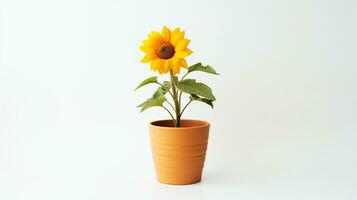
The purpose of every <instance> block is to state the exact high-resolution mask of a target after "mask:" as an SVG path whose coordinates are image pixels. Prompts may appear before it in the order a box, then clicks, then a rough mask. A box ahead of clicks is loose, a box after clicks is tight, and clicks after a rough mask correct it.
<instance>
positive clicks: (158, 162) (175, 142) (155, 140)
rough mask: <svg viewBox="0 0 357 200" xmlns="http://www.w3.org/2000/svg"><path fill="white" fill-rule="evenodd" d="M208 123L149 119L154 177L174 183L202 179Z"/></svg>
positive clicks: (188, 182) (193, 181)
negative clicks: (175, 123) (176, 125)
mask: <svg viewBox="0 0 357 200" xmlns="http://www.w3.org/2000/svg"><path fill="white" fill-rule="evenodd" d="M209 127H210V124H209V123H208V122H205V121H199V120H188V119H183V120H181V127H179V128H176V127H173V123H172V120H160V121H154V122H151V123H150V125H149V129H150V140H151V149H152V153H153V157H154V163H155V168H156V175H157V179H158V181H159V182H161V183H166V184H173V185H186V184H193V183H197V182H200V181H201V176H202V170H203V165H204V162H205V157H206V149H207V142H208V133H209Z"/></svg>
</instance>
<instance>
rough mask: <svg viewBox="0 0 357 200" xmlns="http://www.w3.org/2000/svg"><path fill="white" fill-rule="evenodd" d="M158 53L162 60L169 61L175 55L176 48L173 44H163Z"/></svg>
mask: <svg viewBox="0 0 357 200" xmlns="http://www.w3.org/2000/svg"><path fill="white" fill-rule="evenodd" d="M158 53H159V57H160V58H161V59H169V58H172V56H173V55H174V54H175V48H174V46H172V45H171V44H163V45H161V47H160V48H159V52H158Z"/></svg>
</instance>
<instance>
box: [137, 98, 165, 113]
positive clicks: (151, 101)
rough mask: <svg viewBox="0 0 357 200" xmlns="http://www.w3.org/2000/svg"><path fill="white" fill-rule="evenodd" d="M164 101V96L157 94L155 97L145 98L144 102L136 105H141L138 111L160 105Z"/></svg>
mask: <svg viewBox="0 0 357 200" xmlns="http://www.w3.org/2000/svg"><path fill="white" fill-rule="evenodd" d="M165 101H166V97H165V96H159V97H157V98H149V99H148V100H146V101H145V102H144V103H142V104H140V105H138V107H141V110H140V112H143V111H144V110H146V109H148V108H151V107H155V106H162V104H163V103H164V102H165Z"/></svg>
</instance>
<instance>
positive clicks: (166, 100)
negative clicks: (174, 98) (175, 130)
mask: <svg viewBox="0 0 357 200" xmlns="http://www.w3.org/2000/svg"><path fill="white" fill-rule="evenodd" d="M166 102H167V103H168V104H169V105H170V107H171V108H172V109H173V110H174V111H175V107H174V106H173V105H172V103H170V102H169V101H167V100H166Z"/></svg>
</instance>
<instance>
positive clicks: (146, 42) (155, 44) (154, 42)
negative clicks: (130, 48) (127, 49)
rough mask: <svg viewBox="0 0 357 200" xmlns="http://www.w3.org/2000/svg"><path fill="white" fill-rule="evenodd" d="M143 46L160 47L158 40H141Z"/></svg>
mask: <svg viewBox="0 0 357 200" xmlns="http://www.w3.org/2000/svg"><path fill="white" fill-rule="evenodd" d="M143 45H144V46H148V47H153V48H158V47H159V46H160V45H161V42H160V41H158V40H151V39H149V40H143Z"/></svg>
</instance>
